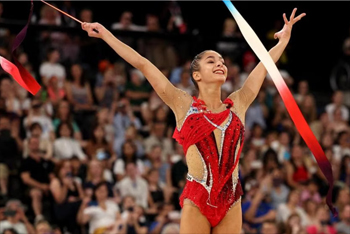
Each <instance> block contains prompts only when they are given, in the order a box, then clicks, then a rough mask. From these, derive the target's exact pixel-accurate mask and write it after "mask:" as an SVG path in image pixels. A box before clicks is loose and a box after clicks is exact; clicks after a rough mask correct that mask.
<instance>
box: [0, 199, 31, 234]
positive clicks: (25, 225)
mask: <svg viewBox="0 0 350 234" xmlns="http://www.w3.org/2000/svg"><path fill="white" fill-rule="evenodd" d="M3 214H4V215H5V217H6V219H5V220H2V221H0V233H3V232H4V230H6V229H9V228H12V229H14V230H15V231H16V232H17V233H20V234H35V230H34V227H33V225H31V224H30V222H29V221H28V219H27V217H26V215H25V214H24V210H23V205H22V203H21V202H20V201H19V200H15V199H13V200H9V201H8V202H7V203H6V206H5V211H4V213H3Z"/></svg>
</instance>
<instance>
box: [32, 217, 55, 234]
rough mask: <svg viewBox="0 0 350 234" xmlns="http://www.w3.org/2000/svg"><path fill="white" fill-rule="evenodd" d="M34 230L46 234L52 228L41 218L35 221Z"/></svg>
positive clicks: (38, 233)
mask: <svg viewBox="0 0 350 234" xmlns="http://www.w3.org/2000/svg"><path fill="white" fill-rule="evenodd" d="M35 231H36V232H35V233H36V234H47V233H51V231H52V228H51V225H50V224H49V222H47V221H46V220H41V221H39V222H36V224H35Z"/></svg>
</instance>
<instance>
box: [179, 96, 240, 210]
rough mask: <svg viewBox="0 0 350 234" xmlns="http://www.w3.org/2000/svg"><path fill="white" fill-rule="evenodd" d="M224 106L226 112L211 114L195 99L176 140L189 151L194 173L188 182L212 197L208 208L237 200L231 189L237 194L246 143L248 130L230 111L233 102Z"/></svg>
mask: <svg viewBox="0 0 350 234" xmlns="http://www.w3.org/2000/svg"><path fill="white" fill-rule="evenodd" d="M224 103H225V104H226V105H227V109H226V110H225V111H223V112H220V113H208V112H207V111H206V110H205V108H203V103H200V102H199V101H198V100H196V99H194V101H193V103H192V105H191V107H190V109H189V111H188V113H187V115H186V117H185V119H184V122H183V125H182V127H181V129H178V128H177V129H176V130H175V132H174V136H173V137H174V138H175V139H176V140H177V141H178V142H179V143H180V144H182V145H183V148H184V151H185V155H186V159H187V162H188V168H189V172H190V173H189V174H188V178H187V179H188V180H189V181H193V180H194V181H196V182H198V183H200V184H201V185H203V187H204V188H205V189H206V191H207V192H208V194H209V196H208V201H207V204H208V205H210V206H213V207H215V206H216V204H220V202H223V201H221V200H222V199H224V200H226V201H225V202H229V201H230V199H234V198H233V197H231V198H230V196H231V195H232V194H233V193H232V192H229V191H227V189H229V190H231V191H232V190H233V191H234V189H235V187H236V185H235V184H236V183H237V181H238V170H235V169H236V168H237V164H238V161H239V155H240V152H241V150H242V147H241V146H242V145H243V141H244V126H243V123H242V122H241V120H240V119H239V118H238V116H237V115H236V114H235V113H234V112H233V111H231V109H230V108H231V107H232V106H233V103H232V101H231V100H230V99H226V100H225V102H224ZM215 132H219V133H220V134H219V135H218V134H215ZM218 136H219V138H218ZM193 168H195V169H193ZM224 193H226V194H224Z"/></svg>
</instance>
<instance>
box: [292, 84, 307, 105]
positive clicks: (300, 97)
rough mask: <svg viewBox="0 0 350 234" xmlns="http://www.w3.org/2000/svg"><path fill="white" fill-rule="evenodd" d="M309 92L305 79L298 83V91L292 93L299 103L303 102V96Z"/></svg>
mask: <svg viewBox="0 0 350 234" xmlns="http://www.w3.org/2000/svg"><path fill="white" fill-rule="evenodd" d="M309 94H310V91H309V83H308V81H307V80H301V81H299V83H298V92H297V93H296V94H295V95H294V98H295V100H296V102H297V103H298V104H299V105H300V104H301V103H303V102H304V98H305V97H306V96H307V95H309Z"/></svg>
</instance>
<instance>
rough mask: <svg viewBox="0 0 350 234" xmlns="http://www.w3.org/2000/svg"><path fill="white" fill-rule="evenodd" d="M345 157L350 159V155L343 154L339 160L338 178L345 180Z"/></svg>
mask: <svg viewBox="0 0 350 234" xmlns="http://www.w3.org/2000/svg"><path fill="white" fill-rule="evenodd" d="M347 159H350V155H348V154H346V155H344V156H343V158H342V159H341V162H340V170H339V171H340V178H339V179H340V180H342V179H344V180H345V178H346V177H345V176H346V165H345V162H346V160H347Z"/></svg>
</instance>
